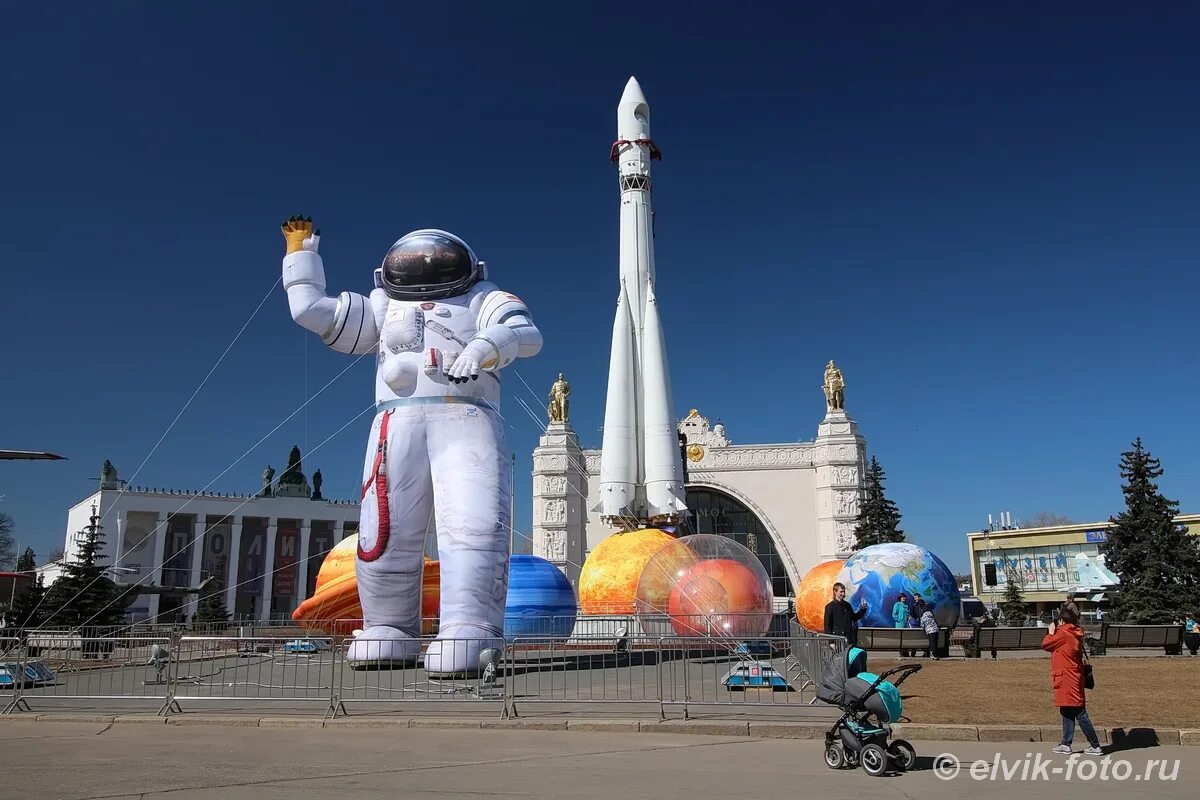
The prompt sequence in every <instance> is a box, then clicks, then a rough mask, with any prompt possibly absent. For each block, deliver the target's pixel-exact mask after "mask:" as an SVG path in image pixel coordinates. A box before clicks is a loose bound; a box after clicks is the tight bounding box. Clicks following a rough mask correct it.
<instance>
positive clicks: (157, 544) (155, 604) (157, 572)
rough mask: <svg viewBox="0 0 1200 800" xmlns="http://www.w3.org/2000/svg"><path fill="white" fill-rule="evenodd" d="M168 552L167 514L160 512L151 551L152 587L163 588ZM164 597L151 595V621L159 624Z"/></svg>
mask: <svg viewBox="0 0 1200 800" xmlns="http://www.w3.org/2000/svg"><path fill="white" fill-rule="evenodd" d="M166 550H167V512H165V511H160V512H158V519H157V521H155V523H154V549H153V550H152V551H151V552H152V553H153V554H154V565H153V566H152V567H151V568H150V570H151V571H150V584H151V585H152V586H159V587H161V586H162V575H163V561H164V560H165V559H164V558H163V556H164V555H165V554H166ZM161 600H162V595H160V594H152V595H150V621H151V622H158V608H159V604H160V601H161Z"/></svg>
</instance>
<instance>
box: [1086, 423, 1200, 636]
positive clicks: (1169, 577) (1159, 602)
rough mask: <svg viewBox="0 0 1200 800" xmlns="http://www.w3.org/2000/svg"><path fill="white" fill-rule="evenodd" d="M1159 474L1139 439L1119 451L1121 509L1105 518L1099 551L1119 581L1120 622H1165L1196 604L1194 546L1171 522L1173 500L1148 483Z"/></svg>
mask: <svg viewBox="0 0 1200 800" xmlns="http://www.w3.org/2000/svg"><path fill="white" fill-rule="evenodd" d="M1162 474H1163V470H1162V465H1161V464H1160V463H1159V460H1158V459H1157V458H1154V457H1153V456H1151V455H1150V453H1149V452H1148V451H1147V450H1146V449H1145V448H1144V447H1142V440H1141V437H1138V439H1137V440H1136V441H1134V443H1133V449H1132V450H1128V451H1126V452H1124V453H1122V454H1121V477H1122V478H1123V479H1124V481H1125V482H1124V484H1123V485H1122V486H1121V492H1122V493H1123V494H1124V495H1125V510H1124V511H1123V512H1121V513H1120V514H1119V515H1117V516H1116V517H1112V518H1110V522H1112V523H1113V527H1111V528H1109V530H1108V536H1107V541H1105V542H1103V543H1102V544H1101V545H1100V552H1101V553H1103V554H1104V560H1105V563H1106V564H1107V565H1108V568H1109V569H1110V570H1112V571H1113V572H1115V573H1116V574H1117V576H1118V577H1119V578H1120V579H1121V586H1120V588H1119V589H1118V591H1117V593H1116V598H1115V600H1114V603H1113V616H1114V617H1115V618H1116V619H1120V620H1123V621H1126V622H1133V623H1137V624H1143V625H1146V624H1155V623H1170V622H1174V621H1176V620H1180V619H1184V618H1186V617H1187V616H1188V613H1189V612H1191V611H1192V610H1194V609H1195V608H1196V607H1197V606H1198V605H1200V544H1198V543H1197V539H1196V537H1195V536H1192V535H1190V534H1189V533H1188V532H1187V529H1186V528H1184V527H1183V526H1179V525H1176V524H1175V522H1174V519H1173V518H1174V517H1175V515H1176V514H1178V513H1179V504H1178V503H1177V502H1176V501H1174V500H1168V499H1167V498H1166V497H1163V495H1162V494H1161V493H1160V492H1159V491H1158V484H1156V483H1155V482H1154V481H1155V479H1156V478H1159V477H1161V476H1162Z"/></svg>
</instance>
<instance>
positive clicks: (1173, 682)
mask: <svg viewBox="0 0 1200 800" xmlns="http://www.w3.org/2000/svg"><path fill="white" fill-rule="evenodd" d="M918 660H921V659H918ZM899 663H911V662H910V661H909V660H907V659H906V660H901V661H897V660H895V659H893V658H883V659H880V658H878V657H875V658H872V659H871V661H870V664H869V666H870V669H871V671H872V672H875V673H876V674H878V673H880V672H882V671H883V670H886V669H888V668H889V667H892V666H895V665H896V664H899ZM923 663H924V665H925V668H924V669H922V670H921V671H920V672H918V673H917V674H915V675H913V676H912V677H911V678H909V679H908V680H907V681H905V682H904V683H903V684H902V685H901V686H900V693H901V694H902V695H903V697H904V716H906V717H908V718H909V719H910V720H912V721H913V722H944V723H960V724H970V725H1005V724H1012V725H1018V724H1019V725H1055V724H1058V721H1059V716H1058V709H1057V708H1055V706H1054V693H1053V692H1052V691H1051V688H1050V659H1049V657H1048V656H1047V657H1046V658H1012V659H1004V658H1001V659H998V660H996V661H993V660H992V659H990V658H987V657H986V655H985V657H984V658H981V659H968V660H952V661H929V660H927V659H926V660H923ZM1092 664H1093V666H1094V668H1095V675H1096V688H1095V689H1094V690H1093V691H1090V692H1088V693H1087V705H1088V716H1090V717H1091V718H1092V722H1093V723H1094V724H1095V725H1097V726H1099V727H1105V728H1116V727H1135V726H1154V727H1159V728H1200V656H1197V657H1195V658H1192V657H1189V656H1186V655H1185V656H1176V657H1172V658H1168V657H1161V658H1149V657H1147V658H1131V657H1121V656H1104V657H1102V658H1096V659H1093V660H1092Z"/></svg>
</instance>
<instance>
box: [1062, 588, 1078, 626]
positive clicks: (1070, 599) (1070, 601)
mask: <svg viewBox="0 0 1200 800" xmlns="http://www.w3.org/2000/svg"><path fill="white" fill-rule="evenodd" d="M1068 608H1069V609H1071V610H1072V611H1074V612H1075V619H1076V620H1078V619H1079V604H1078V603H1076V602H1075V593H1074V592H1067V599H1066V600H1064V601H1063V603H1062V605H1061V606H1059V607H1058V615H1059V616H1060V617H1061V616H1062V612H1064V611H1066V610H1067V609H1068Z"/></svg>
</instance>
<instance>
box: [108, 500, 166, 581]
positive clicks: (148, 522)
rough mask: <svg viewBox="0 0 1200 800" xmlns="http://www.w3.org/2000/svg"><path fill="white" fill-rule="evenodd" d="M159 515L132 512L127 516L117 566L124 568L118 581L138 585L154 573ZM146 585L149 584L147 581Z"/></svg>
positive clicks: (146, 512)
mask: <svg viewBox="0 0 1200 800" xmlns="http://www.w3.org/2000/svg"><path fill="white" fill-rule="evenodd" d="M157 524H158V514H156V513H155V512H153V511H130V512H128V513H127V514H126V515H125V528H124V530H122V531H121V541H120V546H119V548H118V553H119V556H118V558H120V561H119V562H116V565H117V566H119V567H123V569H121V570H120V574H118V576H117V580H118V581H120V582H121V583H137V582H138V581H139V580H141V579H142V578H144V577H145V576H147V575H149V574H150V573H152V572H153V571H154V563H155V559H154V528H155V526H156V525H157ZM146 583H149V581H148V580H147V581H146Z"/></svg>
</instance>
